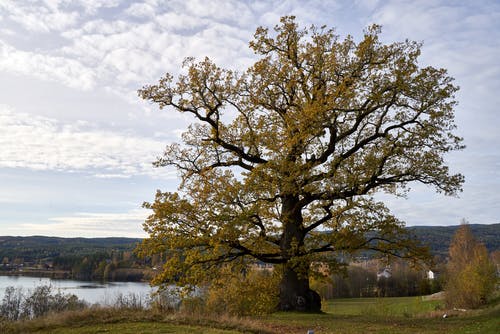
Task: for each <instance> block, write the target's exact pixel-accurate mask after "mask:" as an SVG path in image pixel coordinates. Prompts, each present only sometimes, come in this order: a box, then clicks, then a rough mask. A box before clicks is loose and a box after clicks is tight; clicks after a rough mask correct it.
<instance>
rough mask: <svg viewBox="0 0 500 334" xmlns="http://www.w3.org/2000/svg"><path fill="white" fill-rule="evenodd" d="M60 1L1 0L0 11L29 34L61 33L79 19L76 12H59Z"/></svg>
mask: <svg viewBox="0 0 500 334" xmlns="http://www.w3.org/2000/svg"><path fill="white" fill-rule="evenodd" d="M60 2H62V1H34V2H33V1H31V2H24V1H18V0H2V2H0V9H3V10H4V12H5V13H6V16H7V17H8V18H9V19H11V20H12V21H14V22H17V23H18V24H20V25H21V26H23V27H24V28H25V29H27V30H29V31H31V32H37V33H40V32H45V33H46V32H50V31H52V30H56V31H61V30H64V29H67V28H69V27H71V26H74V25H75V24H76V23H77V21H78V18H79V14H78V12H77V11H70V12H64V11H61V10H59V5H60Z"/></svg>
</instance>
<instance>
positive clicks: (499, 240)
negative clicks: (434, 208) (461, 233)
mask: <svg viewBox="0 0 500 334" xmlns="http://www.w3.org/2000/svg"><path fill="white" fill-rule="evenodd" d="M459 226H460V225H455V226H411V227H408V230H410V231H411V232H412V233H413V234H414V235H415V236H416V238H417V239H419V240H421V241H422V242H423V243H424V244H425V245H428V246H429V247H430V249H431V252H432V254H434V255H440V256H446V255H447V254H448V248H449V247H450V242H451V239H452V238H453V235H454V234H455V232H456V231H457V229H458V228H459ZM469 227H470V229H471V231H472V234H474V236H475V237H476V239H478V240H479V241H480V242H482V243H484V245H485V246H486V248H487V249H488V251H489V252H492V251H495V250H500V224H491V225H483V224H469Z"/></svg>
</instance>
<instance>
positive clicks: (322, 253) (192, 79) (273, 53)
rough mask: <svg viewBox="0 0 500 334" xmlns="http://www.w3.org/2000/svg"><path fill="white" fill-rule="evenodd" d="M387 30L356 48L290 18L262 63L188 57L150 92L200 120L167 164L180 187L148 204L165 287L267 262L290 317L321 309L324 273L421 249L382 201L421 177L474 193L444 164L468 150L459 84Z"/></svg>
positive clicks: (265, 37) (268, 41)
mask: <svg viewBox="0 0 500 334" xmlns="http://www.w3.org/2000/svg"><path fill="white" fill-rule="evenodd" d="M379 34H380V27H378V26H372V27H370V28H368V29H367V30H366V31H365V34H364V37H363V38H362V40H361V41H360V42H359V43H357V42H355V41H354V40H353V38H352V37H350V36H348V37H346V38H345V39H343V40H342V39H340V38H339V36H337V35H336V34H335V33H334V31H333V30H329V29H326V28H325V27H321V28H318V27H314V26H313V27H311V28H309V29H301V28H299V27H298V25H297V23H296V22H295V18H294V17H283V18H282V19H281V23H280V24H279V25H277V26H276V27H275V28H274V32H273V31H271V32H270V31H269V30H268V29H266V28H262V27H260V28H258V29H257V31H256V33H255V38H254V40H253V41H252V42H250V47H251V48H252V49H253V50H254V51H255V53H256V54H257V55H258V57H259V59H258V60H257V61H256V62H255V63H254V65H253V66H252V67H250V68H248V69H247V70H246V71H245V72H243V73H238V72H235V71H232V70H227V69H223V68H220V67H218V66H216V65H215V64H214V63H213V62H212V61H210V60H209V59H205V60H203V61H200V62H195V61H194V60H193V59H187V60H186V62H185V63H184V65H185V67H186V70H187V72H186V74H185V75H180V76H179V77H178V78H177V79H176V80H174V79H173V77H172V76H171V75H169V74H167V75H166V76H165V77H163V78H162V79H161V80H160V81H159V83H157V84H156V85H150V86H145V87H143V89H141V90H140V91H139V94H140V96H142V97H143V98H144V99H146V100H149V101H152V102H155V103H157V104H158V105H159V107H160V108H166V109H168V111H169V112H181V113H186V114H190V115H192V116H193V120H194V121H193V124H192V125H191V126H189V128H188V129H187V131H186V132H184V134H183V136H182V143H174V144H170V145H168V146H167V148H166V150H165V152H164V154H163V156H162V157H160V158H159V159H158V161H157V162H156V165H157V166H174V167H175V168H176V169H177V170H178V172H179V173H180V177H181V184H180V187H179V190H178V192H161V191H158V192H157V194H156V199H155V201H154V203H145V207H146V208H149V209H151V210H152V212H153V213H152V215H151V216H150V217H149V218H148V219H147V221H146V223H145V225H144V227H145V230H146V231H147V233H149V238H147V239H146V240H145V241H144V243H143V244H142V246H141V249H142V252H143V253H144V254H149V255H152V254H163V253H166V254H167V259H166V263H165V265H164V267H163V270H162V271H161V273H160V274H159V275H158V276H157V277H156V279H155V281H154V282H155V283H157V284H165V283H168V282H172V281H175V282H177V283H178V284H181V285H187V284H189V285H193V284H194V285H196V284H200V282H203V281H205V280H207V278H209V277H210V275H211V274H213V273H214V272H215V270H213V269H216V268H218V267H220V266H221V265H223V264H231V263H239V264H242V263H243V264H245V263H249V262H251V261H260V262H264V263H270V264H275V265H276V268H279V269H280V270H281V274H282V279H281V285H280V304H279V308H280V309H282V310H309V311H317V310H319V308H320V307H321V305H320V304H321V303H320V300H319V297H318V295H317V294H316V293H315V292H313V291H311V289H310V288H309V279H308V278H309V275H310V274H311V272H312V271H314V269H315V266H314V265H313V264H318V263H320V264H322V266H321V267H323V268H324V264H330V265H331V268H333V266H334V265H335V263H336V262H341V261H342V259H343V258H344V257H343V256H340V255H342V254H343V253H353V252H355V251H359V250H375V251H380V252H383V253H386V254H391V255H396V256H400V257H416V256H417V257H418V256H419V254H421V253H420V251H421V249H420V248H419V247H417V244H416V242H415V241H414V240H412V238H411V237H410V236H407V235H406V234H405V232H404V231H405V230H404V224H403V223H402V222H401V221H399V220H398V219H397V218H395V217H394V216H393V215H391V213H390V212H389V210H388V209H387V208H386V207H385V206H384V204H383V203H380V202H377V201H376V200H374V198H373V195H374V194H375V193H376V192H378V191H383V192H387V193H391V194H396V195H398V196H400V195H404V194H405V193H406V192H407V191H408V189H409V188H408V185H409V184H410V183H413V182H419V183H423V184H427V185H431V186H433V187H434V188H435V189H436V190H437V191H439V192H443V193H445V194H448V195H453V194H456V193H457V192H459V191H460V190H461V184H462V182H463V177H462V175H460V174H455V175H452V174H450V172H449V170H448V167H447V166H446V164H445V162H444V160H443V156H444V154H445V153H447V152H449V151H452V150H458V149H461V148H462V144H461V138H459V137H457V136H456V135H454V134H453V130H454V128H455V124H454V111H453V108H454V106H455V104H456V101H455V100H454V93H455V92H456V91H457V89H458V88H457V87H456V86H454V85H453V84H452V81H453V79H452V78H451V77H449V76H448V75H447V72H446V70H444V69H436V68H433V67H420V66H419V65H418V63H417V59H418V57H419V55H420V47H421V45H420V44H419V43H416V42H411V41H405V42H399V43H393V44H388V45H386V44H383V43H381V42H380V41H379V38H378V35H379Z"/></svg>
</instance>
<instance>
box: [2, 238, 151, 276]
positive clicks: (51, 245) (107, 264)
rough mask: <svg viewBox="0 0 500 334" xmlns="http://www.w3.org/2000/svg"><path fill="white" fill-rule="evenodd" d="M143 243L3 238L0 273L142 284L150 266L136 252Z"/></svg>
mask: <svg viewBox="0 0 500 334" xmlns="http://www.w3.org/2000/svg"><path fill="white" fill-rule="evenodd" d="M140 241H141V240H140V239H133V238H57V237H44V236H33V237H9V236H4V237H0V261H1V262H0V273H3V274H8V275H20V274H22V275H33V276H49V277H57V278H74V279H81V280H120V281H139V280H143V279H147V278H148V275H150V267H151V266H150V265H149V264H150V263H148V262H146V261H144V260H142V259H138V258H137V257H136V256H135V254H134V252H133V250H134V249H135V247H136V245H137V243H138V242H140Z"/></svg>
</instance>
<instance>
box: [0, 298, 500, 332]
mask: <svg viewBox="0 0 500 334" xmlns="http://www.w3.org/2000/svg"><path fill="white" fill-rule="evenodd" d="M323 310H324V313H322V314H301V313H275V314H272V315H270V316H265V317H252V318H232V317H227V316H211V317H203V316H192V315H191V316H188V315H182V314H167V315H164V314H159V313H154V312H148V311H142V310H138V311H134V310H113V309H94V310H92V309H90V310H85V311H82V312H75V313H67V314H64V315H53V316H49V317H46V318H42V319H36V320H33V321H25V322H20V323H5V322H4V323H0V332H1V333H40V334H48V333H54V334H59V333H61V334H62V333H72V334H73V333H74V334H84V333H89V334H90V333H111V334H113V333H116V334H128V333H130V334H132V333H134V334H135V333H180V334H188V333H189V334H198V333H200V334H201V333H207V334H234V333H262V334H271V333H291V334H305V333H307V330H308V329H312V330H314V333H315V334H333V333H335V334H339V333H340V334H342V333H344V334H350V333H363V334H368V333H386V334H390V333H402V334H405V333H436V334H438V333H439V334H444V333H458V334H465V333H468V334H473V333H477V334H490V333H491V334H497V333H498V332H499V329H500V303H499V301H498V300H497V301H496V302H495V303H493V305H490V306H489V307H487V308H484V309H481V310H476V311H467V312H460V311H452V312H446V311H443V310H440V302H439V301H423V300H422V299H421V298H418V297H404V298H365V299H339V300H334V301H328V302H325V303H324V308H323ZM444 313H447V317H446V318H443V314H444Z"/></svg>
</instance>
